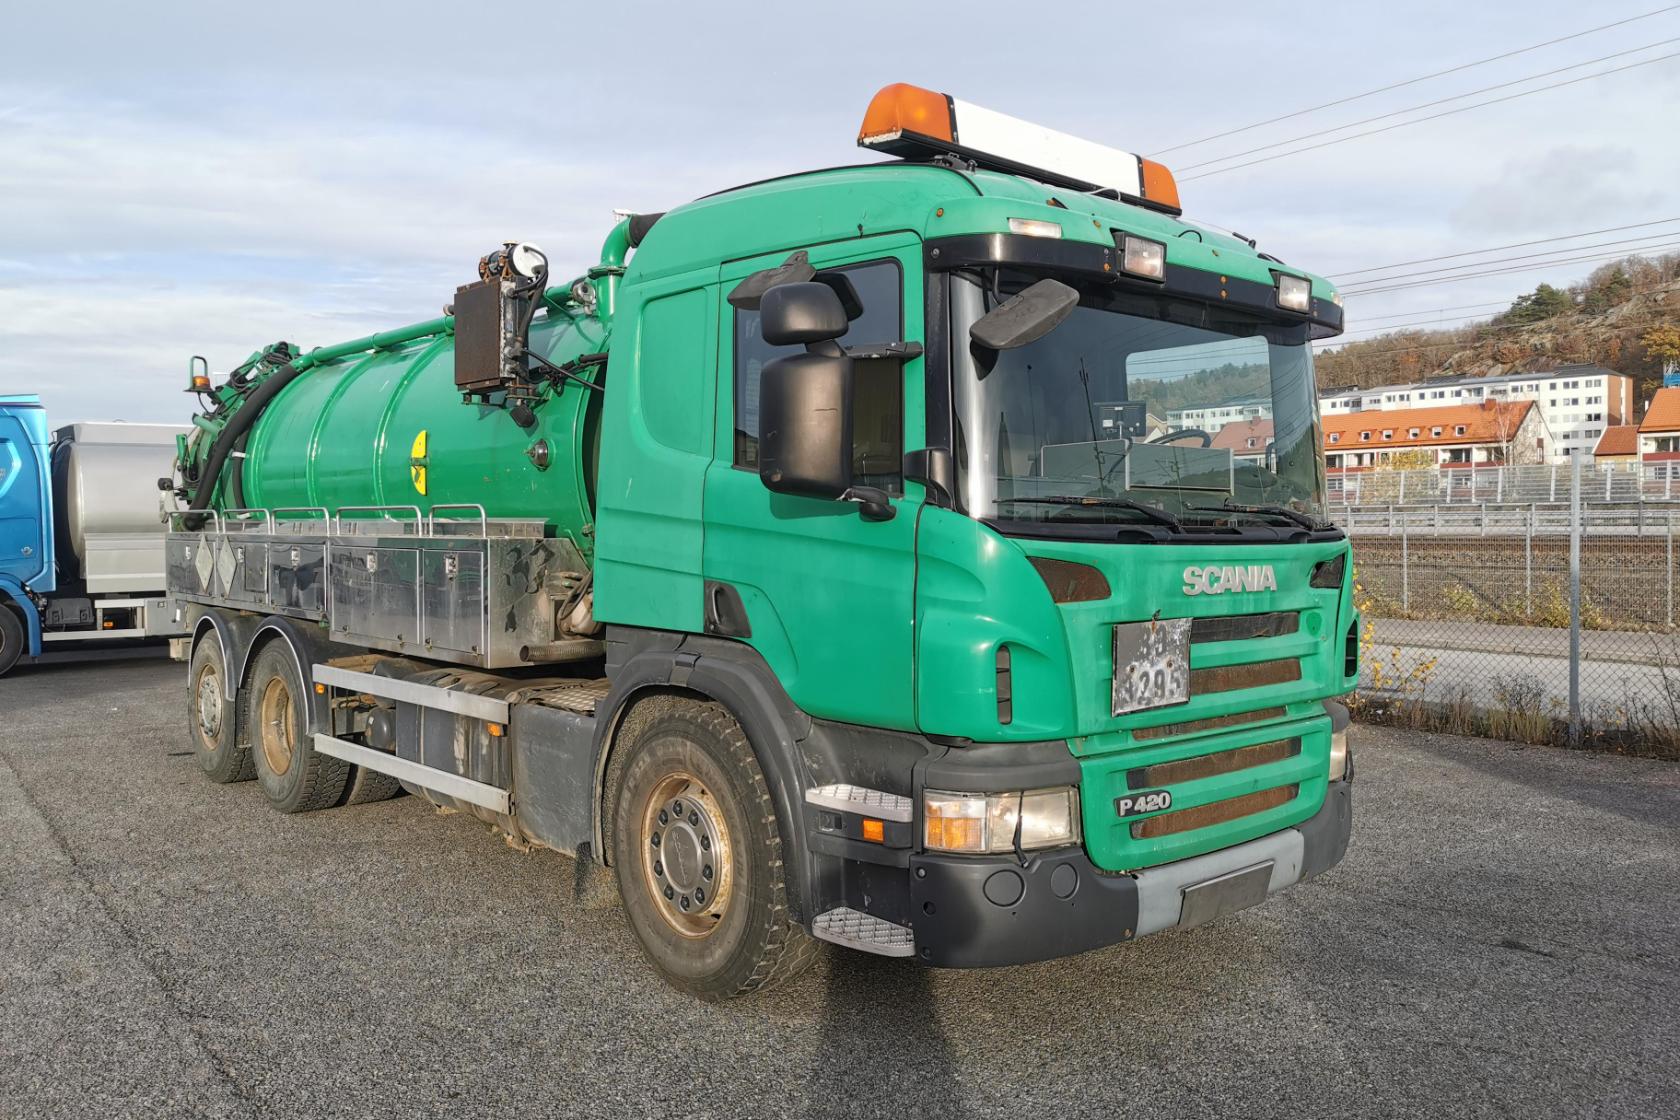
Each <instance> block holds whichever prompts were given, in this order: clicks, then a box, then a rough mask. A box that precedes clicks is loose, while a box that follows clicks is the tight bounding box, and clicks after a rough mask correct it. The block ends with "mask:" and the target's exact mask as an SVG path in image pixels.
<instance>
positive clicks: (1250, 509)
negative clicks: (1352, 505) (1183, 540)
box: [1188, 502, 1325, 533]
mask: <svg viewBox="0 0 1680 1120" xmlns="http://www.w3.org/2000/svg"><path fill="white" fill-rule="evenodd" d="M1188 508H1189V509H1193V510H1197V511H1199V512H1201V513H1252V514H1259V515H1268V514H1269V515H1270V516H1272V517H1281V518H1283V519H1284V520H1285V521H1292V522H1294V523H1295V524H1297V525H1299V526H1301V528H1303V529H1310V530H1312V531H1313V532H1315V533H1316V532H1318V531H1319V530H1320V529H1323V528H1325V523H1324V522H1322V521H1320V520H1318V518H1316V517H1313V516H1311V515H1310V514H1305V513H1302V512H1301V511H1300V510H1295V509H1290V508H1289V507H1288V506H1272V505H1262V506H1239V505H1233V504H1232V503H1230V502H1226V503H1225V504H1224V505H1222V506H1189V507H1188Z"/></svg>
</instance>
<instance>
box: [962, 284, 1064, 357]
mask: <svg viewBox="0 0 1680 1120" xmlns="http://www.w3.org/2000/svg"><path fill="white" fill-rule="evenodd" d="M1078 306H1079V293H1078V292H1077V291H1075V290H1074V289H1072V288H1070V287H1068V286H1067V285H1066V284H1063V283H1062V282H1061V281H1059V280H1049V279H1045V280H1040V281H1039V282H1038V283H1036V284H1033V285H1030V286H1029V287H1026V288H1023V289H1022V290H1021V291H1019V292H1017V293H1015V294H1014V295H1013V296H1010V297H1009V298H1008V299H1006V300H1004V301H1003V302H1002V303H1000V304H998V305H997V306H996V307H994V308H992V309H991V310H990V311H988V312H986V314H984V315H982V316H981V317H980V318H978V319H976V320H975V321H974V325H973V326H971V327H969V328H968V337H969V338H970V339H972V340H973V341H974V342H975V343H976V344H977V345H979V346H984V347H985V348H986V349H988V350H1014V349H1015V348H1016V347H1019V346H1025V345H1027V344H1028V343H1031V342H1037V341H1038V340H1039V339H1041V338H1043V337H1044V336H1045V335H1047V334H1049V333H1050V332H1051V331H1053V330H1055V329H1056V328H1057V327H1058V326H1060V325H1061V322H1062V320H1063V319H1066V318H1067V317H1068V316H1069V315H1072V314H1073V309H1074V308H1075V307H1078Z"/></svg>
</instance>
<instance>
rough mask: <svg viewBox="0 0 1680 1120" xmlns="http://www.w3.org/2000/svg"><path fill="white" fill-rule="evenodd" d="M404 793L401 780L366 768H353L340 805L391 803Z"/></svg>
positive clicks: (345, 784)
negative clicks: (394, 798)
mask: <svg viewBox="0 0 1680 1120" xmlns="http://www.w3.org/2000/svg"><path fill="white" fill-rule="evenodd" d="M402 791H403V788H402V781H401V780H400V779H398V778H394V777H392V776H391V775H390V774H381V773H380V772H379V771H377V770H369V769H368V768H367V767H366V766H352V767H351V768H350V778H349V780H348V781H346V782H345V783H344V797H343V799H342V800H341V801H339V804H340V805H368V804H371V803H372V802H375V801H389V800H390V799H391V798H393V797H395V796H396V795H397V794H399V793H401V792H402Z"/></svg>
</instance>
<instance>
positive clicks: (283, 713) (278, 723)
mask: <svg viewBox="0 0 1680 1120" xmlns="http://www.w3.org/2000/svg"><path fill="white" fill-rule="evenodd" d="M296 741H297V714H296V712H295V711H294V710H293V707H292V690H291V689H289V688H287V687H286V682H285V681H283V680H281V679H280V678H279V677H275V678H274V679H273V680H271V681H269V682H268V684H267V685H266V686H264V688H263V691H262V697H261V698H260V699H259V700H258V702H257V742H258V743H259V745H260V746H261V747H262V753H263V761H264V762H266V763H268V768H269V770H270V771H272V772H273V773H275V774H284V773H285V772H286V771H288V770H290V769H291V768H292V756H293V754H294V753H295V749H296V748H295V744H296Z"/></svg>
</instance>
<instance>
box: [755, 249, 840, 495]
mask: <svg viewBox="0 0 1680 1120" xmlns="http://www.w3.org/2000/svg"><path fill="white" fill-rule="evenodd" d="M846 326H847V322H846V309H845V307H844V306H843V305H842V304H841V302H840V297H839V296H838V295H837V294H836V293H835V291H834V289H833V288H831V287H829V286H828V285H826V284H819V283H813V282H809V281H805V282H796V283H792V284H778V285H777V286H776V287H774V288H771V289H769V290H768V291H766V292H765V293H764V295H763V298H762V300H761V301H760V305H759V329H760V330H761V331H762V333H763V335H764V341H766V342H768V343H770V344H771V345H772V346H789V345H798V344H801V343H803V344H805V345H807V346H809V347H810V349H809V350H807V351H806V352H805V353H803V354H789V355H788V356H786V357H783V358H777V359H776V360H775V361H773V362H770V363H769V364H768V365H766V366H765V367H764V369H763V370H762V371H761V372H760V374H759V386H758V433H759V434H758V477H759V478H760V479H761V480H762V481H763V482H764V485H765V487H766V488H768V489H770V490H774V491H776V492H778V493H782V494H802V495H804V496H806V497H810V498H827V499H830V500H833V499H836V498H839V497H840V496H841V495H843V494H844V493H846V491H847V490H849V489H851V485H852V359H851V358H849V357H847V356H846V355H845V354H844V353H843V352H842V351H841V349H840V347H839V346H837V345H834V340H835V339H837V338H839V337H840V336H841V335H843V334H845V333H846ZM821 343H828V344H829V345H827V346H821V345H819V344H821Z"/></svg>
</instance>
